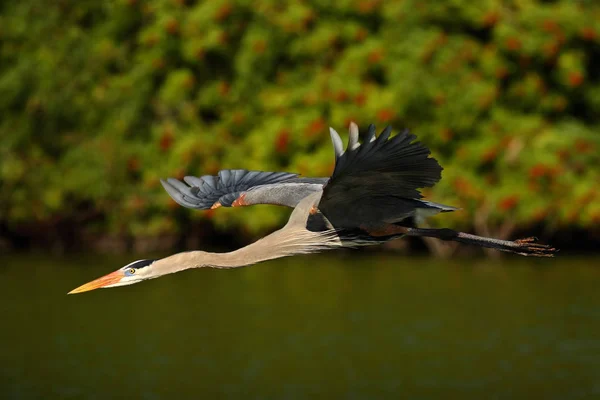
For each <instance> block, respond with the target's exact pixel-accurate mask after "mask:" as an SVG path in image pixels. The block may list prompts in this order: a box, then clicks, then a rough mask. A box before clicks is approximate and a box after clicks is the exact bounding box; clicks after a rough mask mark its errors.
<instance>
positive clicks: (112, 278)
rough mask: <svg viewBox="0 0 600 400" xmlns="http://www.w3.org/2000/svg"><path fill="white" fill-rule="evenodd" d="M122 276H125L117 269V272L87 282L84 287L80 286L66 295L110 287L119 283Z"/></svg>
mask: <svg viewBox="0 0 600 400" xmlns="http://www.w3.org/2000/svg"><path fill="white" fill-rule="evenodd" d="M124 276H125V274H124V273H123V271H121V270H120V269H119V270H116V271H115V272H111V273H110V274H108V275H104V276H103V277H101V278H98V279H96V280H93V281H91V282H88V283H86V284H85V285H81V286H79V287H78V288H77V289H73V290H71V291H70V292H69V293H67V294H75V293H82V292H87V291H90V290H94V289H99V288H103V287H105V286H108V285H112V284H114V283H117V282H119V281H121V279H123V277H124Z"/></svg>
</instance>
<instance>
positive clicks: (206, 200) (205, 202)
mask: <svg viewBox="0 0 600 400" xmlns="http://www.w3.org/2000/svg"><path fill="white" fill-rule="evenodd" d="M330 132H331V139H332V141H333V146H334V150H335V157H336V159H335V168H334V171H333V174H332V175H331V177H330V178H300V177H298V175H297V174H291V173H286V172H262V171H246V170H223V171H220V172H219V173H218V175H217V176H203V177H201V178H197V177H185V178H184V181H185V182H186V183H187V184H188V185H186V184H185V183H183V182H180V181H178V180H176V179H168V180H167V181H162V180H161V182H162V184H163V186H164V188H165V189H166V190H167V192H168V193H169V195H171V197H172V198H173V199H174V200H175V201H177V202H178V203H179V204H181V205H183V206H185V207H189V208H198V209H207V208H217V207H219V206H241V205H251V204H259V203H262V204H279V205H285V206H289V207H294V210H293V211H292V214H291V216H290V218H289V220H288V222H287V224H286V225H285V226H284V227H283V228H282V229H279V230H278V231H275V232H273V233H271V234H270V235H268V236H265V237H264V238H262V239H260V240H258V241H257V242H255V243H252V244H250V245H248V246H246V247H243V248H241V249H239V250H235V251H232V252H229V253H209V252H204V251H188V252H184V253H178V254H175V255H172V256H169V257H165V258H161V259H158V260H140V261H135V262H132V263H131V264H128V265H126V266H125V267H123V268H120V269H118V270H117V271H115V272H113V273H111V274H108V275H106V276H103V277H101V278H98V279H96V280H94V281H92V282H89V283H87V284H85V285H83V286H80V287H78V288H77V289H74V290H73V291H71V292H70V293H80V292H84V291H88V290H93V289H97V288H106V287H115V286H123V285H130V284H133V283H137V282H140V281H143V280H146V279H152V278H157V277H159V276H162V275H166V274H170V273H174V272H178V271H182V270H185V269H190V268H200V267H210V268H238V267H243V266H247V265H251V264H255V263H258V262H261V261H266V260H271V259H274V258H280V257H285V256H291V255H295V254H307V253H314V252H319V251H323V250H328V249H333V248H339V247H356V246H363V245H373V244H378V243H383V242H387V241H389V240H391V239H395V238H399V237H402V236H422V237H433V238H438V239H442V240H452V241H456V242H461V243H468V244H474V245H478V246H482V247H489V248H493V249H497V250H501V251H506V252H512V253H516V254H520V255H525V256H545V257H549V256H552V255H553V253H554V252H555V251H556V250H555V249H554V248H551V247H550V246H547V245H543V244H538V243H535V239H534V238H526V239H520V240H515V241H509V240H499V239H493V238H487V237H481V236H476V235H471V234H468V233H463V232H457V231H454V230H452V229H447V228H444V229H423V228H414V227H410V226H406V225H407V224H406V223H405V224H403V222H405V221H406V220H407V219H408V218H411V217H412V218H414V219H416V220H417V221H418V220H420V219H422V218H424V217H426V216H430V215H433V214H437V213H439V212H450V211H455V210H456V208H455V207H450V206H445V205H442V204H437V203H433V202H429V201H426V200H422V196H421V194H420V193H419V190H418V189H420V188H424V187H430V186H433V185H435V184H436V183H437V182H438V181H439V180H440V179H441V171H442V167H441V166H440V165H439V163H438V162H437V160H435V159H434V158H431V157H429V154H430V151H429V149H428V148H427V147H425V146H424V145H422V144H421V143H419V142H414V140H415V139H416V137H415V136H414V135H412V134H410V133H408V131H404V132H402V133H400V134H397V135H396V136H394V137H391V138H390V134H391V132H392V131H391V128H390V127H387V128H386V129H384V130H383V132H381V134H380V135H379V136H376V135H375V127H374V126H373V125H371V126H370V127H369V130H368V132H367V136H366V138H365V141H364V143H363V144H360V143H359V141H358V127H357V126H356V124H354V123H352V124H350V133H349V142H348V146H347V148H346V150H345V151H344V149H343V145H342V140H341V139H340V136H339V134H338V133H337V132H336V131H335V130H333V129H332V128H331V129H330Z"/></svg>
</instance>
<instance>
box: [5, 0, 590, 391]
mask: <svg viewBox="0 0 600 400" xmlns="http://www.w3.org/2000/svg"><path fill="white" fill-rule="evenodd" d="M350 121H355V122H357V123H358V124H359V126H360V127H361V130H362V131H363V132H364V130H365V129H366V128H367V126H368V124H370V123H375V124H377V126H378V128H379V129H383V127H384V126H385V125H388V124H390V125H392V126H393V127H394V128H395V130H396V131H399V130H401V129H403V128H410V129H411V130H412V131H413V132H414V133H415V134H417V136H418V137H419V139H420V140H421V141H422V142H424V143H425V144H426V145H427V146H429V147H430V148H431V150H432V153H433V155H434V156H435V157H436V158H437V159H438V160H439V161H440V163H441V164H442V165H443V166H444V168H445V170H444V171H443V179H442V181H441V182H440V183H439V184H438V185H437V186H435V187H434V188H432V189H428V190H425V191H424V193H425V195H426V196H427V198H428V199H430V200H432V201H436V202H440V203H445V204H449V205H454V206H458V207H462V210H461V211H459V212H455V213H450V214H444V215H441V216H437V217H435V218H431V219H430V220H429V221H428V222H429V224H431V225H432V226H448V227H453V228H457V229H461V230H465V231H469V232H475V233H477V234H480V235H486V236H494V237H499V238H517V237H520V236H526V235H537V236H539V237H540V238H541V240H542V241H543V242H546V243H552V244H553V245H556V246H557V247H560V248H561V250H562V251H561V253H559V257H556V258H555V259H532V258H524V257H519V256H515V255H512V256H511V255H508V256H506V257H504V258H502V259H500V260H489V259H479V258H473V257H464V255H465V254H466V253H475V254H482V253H481V250H480V249H477V248H473V247H470V246H452V245H451V244H446V243H440V242H436V241H428V242H425V243H423V242H421V241H419V240H408V239H406V240H397V241H394V242H392V243H390V245H391V246H395V247H400V248H401V249H404V250H405V252H409V251H412V253H411V255H410V256H406V255H405V254H395V253H391V252H387V253H383V252H382V253H377V252H376V250H377V249H379V248H381V247H378V248H373V249H368V250H367V249H361V250H358V251H336V252H329V253H327V254H323V255H313V256H302V257H300V256H299V257H292V258H284V259H280V260H275V261H270V262H268V263H264V264H261V265H257V266H254V267H251V268H242V269H233V270H227V271H217V270H212V269H206V268H203V269H200V270H197V271H189V272H184V273H180V274H173V275H169V276H165V277H163V278H161V279H155V280H152V281H149V282H144V283H141V284H139V285H133V286H128V287H124V288H117V289H109V290H98V291H94V292H91V293H86V294H84V295H77V296H66V293H67V292H68V291H70V290H71V289H73V288H75V287H77V286H79V285H81V284H82V283H84V282H86V281H89V280H91V279H93V278H96V277H98V276H101V275H104V274H106V273H108V272H110V271H113V270H115V269H117V268H119V267H121V266H123V265H126V264H128V263H129V262H131V261H133V260H135V259H139V258H149V257H150V256H152V257H162V256H165V255H167V254H172V253H173V252H175V251H176V249H179V250H182V249H186V250H191V249H214V248H217V249H219V250H225V249H232V248H236V247H239V246H242V245H244V244H247V243H249V242H250V241H252V240H255V239H256V238H258V237H260V236H262V235H264V234H266V233H267V232H269V231H272V230H274V229H276V228H278V227H280V226H281V225H282V224H283V223H284V222H285V220H286V218H287V216H288V215H289V210H286V209H283V208H278V207H269V206H256V207H247V208H239V209H223V208H221V209H219V210H216V211H205V212H198V211H190V210H186V209H184V208H182V207H180V206H178V205H177V204H176V203H175V202H174V201H172V200H171V199H170V197H169V196H168V195H167V194H166V193H165V192H164V190H163V189H162V187H161V185H160V183H159V178H165V177H176V178H182V177H183V176H185V175H203V174H214V173H216V172H217V171H218V170H219V169H224V168H246V169H258V170H286V171H290V172H299V173H301V174H303V175H305V176H327V175H328V174H330V172H331V171H332V167H333V159H334V156H333V150H332V146H331V144H330V139H329V134H328V127H329V126H332V127H334V128H335V129H337V130H338V131H339V132H340V133H342V136H344V138H346V137H347V135H346V134H345V131H346V129H347V126H348V123H349V122H350ZM599 182H600V3H599V2H597V1H592V0H590V1H585V0H579V1H577V0H562V1H541V0H540V1H533V0H512V1H509V0H506V1H499V0H482V1H479V2H474V1H467V0H444V1H442V0H419V1H417V0H396V1H393V0H387V1H383V0H341V1H316V0H315V1H296V2H281V1H245V0H215V1H194V0H149V1H142V0H115V1H91V0H79V1H76V0H53V1H39V0H20V1H18V2H17V1H12V2H9V1H1V0H0V295H1V296H3V297H2V301H0V321H2V322H3V329H0V343H2V344H3V347H2V350H1V351H0V365H1V366H2V367H1V368H0V398H2V399H5V398H6V399H29V398H36V399H40V398H43V399H61V400H62V399H81V398H85V399H108V398H128V399H129V398H131V399H133V398H142V399H172V398H182V399H186V398H190V399H197V398H210V399H213V398H215V399H218V398H231V399H239V398H244V399H282V398H285V399H305V398H311V399H312V398H328V399H335V398H346V399H374V398H390V399H397V398H399V397H402V396H404V397H406V398H431V399H438V398H444V399H452V398H460V399H466V398H474V399H482V398H495V399H516V398H526V399H530V398H532V397H536V396H537V397H542V398H545V399H561V400H562V399H588V398H589V399H595V398H598V396H599V394H600V385H599V383H598V382H600V364H599V363H600V339H599V336H598V332H600V313H599V311H598V310H599V309H600V300H599V299H600V297H598V287H599V285H600V269H599V268H598V265H599V264H600V263H599V260H600V258H599V257H598V254H599V253H598V249H599V248H600V189H599V187H598V183H599ZM36 249H43V250H42V251H35V250H36ZM12 250H16V251H14V252H13V251H12ZM19 250H20V251H19ZM24 250H26V251H24ZM48 250H52V251H53V252H55V253H67V254H64V255H50V254H49V252H48ZM370 250H372V251H370ZM424 250H430V251H431V252H433V253H435V254H437V255H440V256H450V255H452V256H454V257H452V258H449V257H448V258H446V259H438V258H435V257H431V256H429V255H422V256H416V255H414V253H418V252H422V253H424ZM584 251H589V254H587V255H583V256H581V257H579V256H577V257H576V256H574V253H580V252H584ZM98 252H104V253H113V254H105V255H99V254H98ZM114 253H120V254H114ZM458 253H465V254H458ZM488 254H489V255H492V254H495V255H498V254H499V253H498V252H490V253H488Z"/></svg>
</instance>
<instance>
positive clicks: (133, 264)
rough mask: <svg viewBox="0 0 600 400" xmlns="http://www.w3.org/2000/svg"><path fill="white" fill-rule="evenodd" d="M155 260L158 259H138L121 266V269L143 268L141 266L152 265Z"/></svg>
mask: <svg viewBox="0 0 600 400" xmlns="http://www.w3.org/2000/svg"><path fill="white" fill-rule="evenodd" d="M154 261H156V260H137V261H134V262H131V263H129V264H127V265H126V266H124V267H123V268H121V270H123V271H125V270H127V269H128V268H135V269H141V268H144V267H147V266H149V265H152V263H154ZM137 264H140V265H137Z"/></svg>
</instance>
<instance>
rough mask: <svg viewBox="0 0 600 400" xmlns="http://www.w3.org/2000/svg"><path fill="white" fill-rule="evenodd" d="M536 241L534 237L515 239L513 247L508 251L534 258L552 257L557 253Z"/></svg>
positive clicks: (556, 250) (555, 250) (552, 248)
mask: <svg viewBox="0 0 600 400" xmlns="http://www.w3.org/2000/svg"><path fill="white" fill-rule="evenodd" d="M537 240H538V239H537V238H536V237H534V236H532V237H527V238H523V239H517V240H515V241H513V243H514V244H515V245H514V246H511V247H512V248H511V250H509V251H511V252H513V253H516V254H520V255H522V256H535V257H554V254H556V253H557V252H558V249H555V248H554V247H551V246H549V245H547V244H541V243H537Z"/></svg>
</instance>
